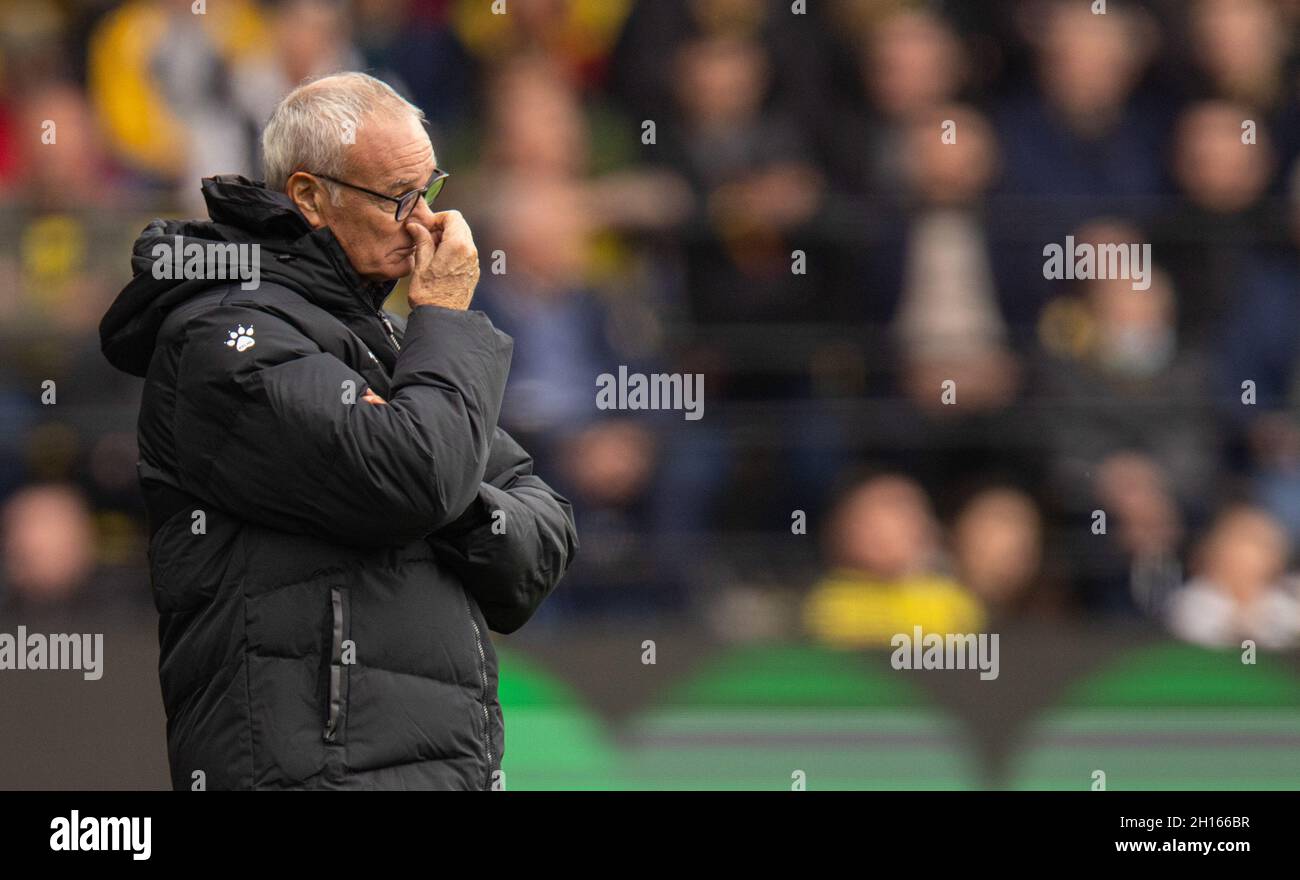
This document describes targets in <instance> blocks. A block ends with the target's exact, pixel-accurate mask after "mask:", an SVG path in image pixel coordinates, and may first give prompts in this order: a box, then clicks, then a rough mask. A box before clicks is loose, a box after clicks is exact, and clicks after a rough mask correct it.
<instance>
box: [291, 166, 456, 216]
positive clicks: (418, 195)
mask: <svg viewBox="0 0 1300 880" xmlns="http://www.w3.org/2000/svg"><path fill="white" fill-rule="evenodd" d="M307 173H308V174H311V175H313V176H315V177H319V178H321V179H322V180H328V181H330V182H331V183H337V184H339V185H340V186H346V187H349V188H351V189H355V190H359V191H360V192H363V193H365V194H366V195H371V196H374V197H375V198H377V199H383V200H384V201H387V202H396V203H397V210H396V211H394V212H393V218H394V219H395V220H397V222H398V223H401V222H402V221H404V220H405V219H406V218H407V217H410V216H411V212H412V211H414V210H415V200H416V199H424V202H425V204H427V205H430V206H432V205H433V200H434V199H436V198H437V197H438V193H440V192H442V187H443V185H444V184H445V183H446V182H447V178H448V177H450V176H451V173H450V172H448V171H443V170H442V169H441V168H434V169H433V177H431V178H429V182H428V183H426V184H425V185H424V186H422V187H420V188H419V189H413V190H408V191H407V192H404V193H402V194H401V195H400V196H390V195H385V194H384V193H381V192H375V191H374V190H373V189H366V188H365V187H364V186H357V185H356V184H355V183H348V182H347V181H346V180H339V179H338V178H337V177H330V176H329V175H328V174H317V173H316V172H315V171H308V172H307Z"/></svg>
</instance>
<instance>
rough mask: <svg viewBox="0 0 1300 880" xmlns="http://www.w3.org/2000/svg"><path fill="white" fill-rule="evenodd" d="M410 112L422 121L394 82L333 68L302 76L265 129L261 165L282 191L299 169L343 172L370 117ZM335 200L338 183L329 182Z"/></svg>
mask: <svg viewBox="0 0 1300 880" xmlns="http://www.w3.org/2000/svg"><path fill="white" fill-rule="evenodd" d="M385 113H391V114H401V113H409V114H410V115H411V116H413V117H415V118H416V119H419V120H421V121H423V119H424V111H422V110H421V109H420V108H419V107H416V106H415V105H414V104H412V103H411V102H409V101H407V100H406V99H405V98H403V97H402V96H401V95H399V94H397V92H395V91H393V88H392V86H390V85H388V84H387V83H385V82H383V81H382V80H378V79H375V77H373V76H370V75H369V74H366V73H358V72H355V71H349V72H347V73H334V74H330V75H328V76H323V77H318V78H316V79H311V80H308V81H306V82H304V83H303V84H302V85H300V86H298V87H297V88H296V89H294V90H293V91H291V92H290V93H289V94H287V95H285V96H284V98H283V99H282V100H281V101H280V103H279V104H278V105H276V108H275V110H274V112H272V113H271V118H270V120H269V121H268V122H267V123H266V128H265V129H264V130H263V131H262V165H263V169H264V176H265V178H266V185H267V186H268V187H270V188H271V189H273V190H275V191H277V192H284V188H285V186H286V185H287V184H288V182H289V176H290V175H292V174H293V173H294V172H295V171H302V170H310V171H313V172H316V173H318V174H328V175H330V176H332V177H342V176H343V175H344V173H345V171H346V168H345V165H346V163H347V150H348V147H349V146H350V145H352V144H354V143H356V135H357V132H358V131H359V130H360V129H361V124H362V122H364V121H365V120H366V119H367V118H369V117H371V116H374V115H376V114H385ZM326 185H327V186H328V187H329V190H330V198H331V200H332V201H334V202H335V203H337V200H338V188H337V187H335V186H334V185H333V184H330V183H327V184H326Z"/></svg>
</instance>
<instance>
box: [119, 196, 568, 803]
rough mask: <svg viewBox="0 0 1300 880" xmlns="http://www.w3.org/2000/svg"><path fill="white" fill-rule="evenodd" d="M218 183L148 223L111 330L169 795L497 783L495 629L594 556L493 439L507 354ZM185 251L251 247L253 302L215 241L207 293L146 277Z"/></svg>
mask: <svg viewBox="0 0 1300 880" xmlns="http://www.w3.org/2000/svg"><path fill="white" fill-rule="evenodd" d="M203 191H204V195H205V197H206V199H207V202H208V208H209V213H210V214H211V217H212V222H206V221H203V222H199V221H195V222H187V223H182V222H176V221H166V222H164V221H159V220H156V221H154V222H153V223H151V224H150V225H149V226H148V228H146V229H145V231H144V233H143V234H142V235H141V236H140V238H139V239H138V240H137V241H136V244H135V253H134V258H133V268H134V270H135V277H134V279H133V280H132V281H131V282H130V283H129V284H128V285H127V286H126V288H125V289H124V290H123V291H122V293H121V294H120V295H119V297H118V299H117V301H116V302H115V303H114V304H113V306H112V307H111V308H110V309H109V311H108V313H107V314H106V315H105V317H104V320H103V322H102V324H101V327H100V334H101V339H102V343H103V350H104V354H105V356H106V357H107V358H108V359H109V361H110V362H112V363H113V364H114V365H115V366H117V367H118V368H120V369H122V370H125V371H127V372H129V373H134V374H136V375H140V376H145V377H146V384H145V391H144V400H143V404H142V407H141V412H140V423H139V440H140V463H139V470H140V481H141V486H142V489H143V491H144V494H145V499H146V502H147V504H148V510H149V515H150V520H151V523H150V526H151V529H152V537H151V540H150V544H149V562H150V569H151V576H152V582H153V591H154V598H155V603H156V605H157V608H158V611H159V613H160V614H161V619H160V622H159V641H160V649H161V650H160V657H159V677H160V679H161V684H162V693H163V701H164V704H165V707H166V710H167V741H168V751H169V757H170V762H171V773H172V784H173V786H174V787H176V788H184V789H189V788H194V787H198V786H197V782H198V781H200V780H201V781H202V783H203V785H204V786H205V787H206V788H207V789H224V788H244V789H248V788H254V789H274V788H291V787H292V788H299V787H302V788H465V789H469V788H479V789H481V788H487V787H490V786H491V784H492V782H493V778H494V777H493V774H494V771H496V770H497V769H499V767H500V763H501V757H502V753H503V751H504V745H505V734H504V727H503V719H502V716H501V708H500V704H499V703H498V702H497V665H496V655H495V654H494V652H493V649H492V642H491V640H490V638H489V636H488V630H489V629H491V630H496V631H497V632H503V633H508V632H511V631H513V630H515V629H518V628H519V627H520V626H522V625H523V624H524V622H525V621H527V620H528V618H529V617H530V616H531V615H532V614H533V612H534V611H535V610H536V608H537V606H538V605H539V604H540V603H541V601H542V600H543V599H544V598H545V596H546V595H547V594H548V593H549V592H550V590H551V589H552V588H553V587H554V586H555V584H556V582H557V580H558V579H559V578H560V575H561V574H562V573H563V572H564V570H565V569H566V568H567V567H568V565H569V563H570V561H571V560H572V559H573V555H574V553H575V552H576V549H577V538H576V533H575V530H574V523H573V515H572V511H571V509H570V507H569V504H568V502H567V501H565V500H564V499H563V498H561V497H560V496H558V495H557V494H556V493H555V492H553V491H552V490H551V489H550V488H549V487H548V486H547V485H546V484H545V483H544V482H542V480H541V479H539V478H538V477H537V476H535V475H534V474H533V473H532V459H531V458H530V457H529V456H528V454H527V453H526V452H524V450H523V449H521V448H520V447H519V445H518V444H516V443H515V442H514V441H513V440H512V439H511V438H510V437H509V436H508V435H506V434H505V433H504V432H503V431H501V430H500V429H499V428H498V427H497V424H496V423H497V414H498V411H499V409H500V406H501V395H502V391H503V389H504V387H505V383H506V374H507V372H508V370H509V365H510V355H511V349H512V345H513V343H512V341H511V340H510V338H509V337H508V336H506V335H505V334H503V333H501V332H499V331H497V330H496V329H494V328H493V327H492V324H491V323H490V322H489V320H488V319H487V317H486V316H485V315H483V314H482V313H481V312H476V311H465V312H461V311H454V310H450V309H443V308H438V307H434V306H422V307H419V308H416V309H415V310H414V311H413V312H412V313H411V316H410V318H409V323H406V324H405V326H403V325H402V322H401V321H400V320H399V319H397V318H396V317H394V316H389V315H386V314H385V313H383V312H382V311H381V309H380V304H381V303H382V302H383V300H384V297H385V296H386V295H387V294H388V292H389V291H390V290H391V287H392V285H391V284H389V285H368V284H366V283H365V282H363V281H362V279H361V278H360V277H358V276H357V275H356V273H355V271H354V270H353V269H352V267H351V265H350V264H349V263H348V260H347V259H346V257H345V256H344V254H343V251H342V249H341V247H340V246H339V244H338V241H337V240H336V239H335V238H334V236H333V234H332V233H330V232H329V230H326V229H322V230H316V231H312V230H311V228H310V227H309V226H308V224H307V223H306V221H305V220H304V219H303V217H302V215H301V214H299V213H298V212H297V211H296V210H295V209H294V207H293V205H292V203H290V202H289V200H288V199H287V198H286V197H285V196H283V195H281V194H278V193H274V192H272V191H270V190H268V189H266V188H265V187H264V186H262V185H261V184H260V183H254V182H250V181H248V180H245V179H243V178H240V177H233V176H231V177H218V178H209V179H206V180H205V181H204V190H203ZM177 236H179V239H177V238H176V237H177ZM178 243H179V244H180V245H181V246H186V245H208V244H222V243H226V244H250V245H251V244H253V243H257V244H258V245H260V255H259V256H260V274H261V283H260V286H259V287H258V288H257V289H253V290H243V289H242V287H241V283H240V281H239V280H233V281H213V280H212V279H211V275H212V274H214V273H215V272H217V271H218V266H217V265H216V262H215V261H216V259H217V254H218V251H217V250H216V249H211V248H205V249H204V251H203V256H201V257H198V258H196V259H199V260H200V261H201V264H202V265H203V266H204V268H205V270H206V274H207V275H208V277H207V278H206V279H195V280H164V279H159V278H156V277H154V272H153V271H152V269H153V266H154V261H155V258H156V256H157V255H159V254H166V253H167V251H166V250H165V248H160V247H159V246H160V245H161V246H165V247H166V248H171V247H175V246H176V245H177V244H178ZM182 253H183V254H188V252H186V251H182ZM227 253H234V249H230V250H229V251H227ZM246 253H251V251H248V252H246ZM185 274H190V275H192V274H193V273H192V272H186V273H185ZM232 274H234V273H233V272H232V271H230V270H227V277H229V276H230V275H232ZM399 347H400V350H399ZM367 388H370V389H372V390H373V391H374V392H375V393H377V394H378V395H379V396H380V397H382V398H384V399H385V400H386V401H387V404H386V405H384V404H371V403H367V402H365V401H363V400H362V399H361V397H362V395H363V394H364V392H365V390H366V389H367Z"/></svg>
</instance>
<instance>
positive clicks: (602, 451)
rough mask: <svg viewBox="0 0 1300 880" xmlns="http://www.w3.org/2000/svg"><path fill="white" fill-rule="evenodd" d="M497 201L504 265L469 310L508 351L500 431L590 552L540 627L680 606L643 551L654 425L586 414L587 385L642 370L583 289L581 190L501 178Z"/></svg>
mask: <svg viewBox="0 0 1300 880" xmlns="http://www.w3.org/2000/svg"><path fill="white" fill-rule="evenodd" d="M498 195H499V196H500V197H501V200H500V205H501V208H500V213H499V215H498V216H497V218H496V223H495V225H494V228H493V229H492V230H490V232H489V237H490V240H491V241H492V242H493V245H494V246H495V247H497V248H499V253H501V254H503V255H504V258H505V259H506V260H507V262H505V263H504V264H503V266H502V268H504V270H505V271H503V272H501V273H499V274H496V273H493V274H487V275H485V276H484V278H483V280H482V281H481V282H480V285H479V290H478V293H477V294H476V296H475V299H474V305H475V307H476V308H481V309H482V310H483V311H485V312H487V313H488V315H489V316H490V317H491V318H492V320H493V323H494V324H495V325H496V326H497V327H498V328H500V329H501V330H503V331H504V332H506V333H508V334H510V335H511V336H512V337H513V338H514V340H515V347H514V358H513V361H512V365H511V380H510V385H509V386H508V388H507V390H506V396H505V399H504V401H503V403H502V408H501V423H502V425H503V426H504V427H506V428H507V429H508V430H509V431H510V432H511V433H512V434H513V435H514V436H516V437H517V438H518V439H519V440H520V442H521V443H523V444H525V445H526V446H527V448H529V449H531V450H532V452H533V455H534V457H535V458H537V460H538V461H539V462H541V463H543V464H544V463H546V462H548V461H549V462H551V464H550V465H549V466H548V470H549V471H550V472H551V473H554V474H558V476H557V478H555V479H553V481H552V482H553V484H554V485H555V487H556V489H557V490H558V491H560V492H561V493H562V494H564V495H565V496H566V497H567V498H568V499H569V500H570V501H571V502H572V503H573V504H574V508H575V511H576V515H577V516H579V517H580V518H581V519H582V522H583V531H584V534H586V535H587V537H588V538H589V539H590V540H589V541H588V543H589V544H594V545H595V547H594V549H593V552H592V553H589V554H584V559H583V564H582V566H581V567H578V566H576V565H575V567H574V568H573V569H571V570H570V572H569V574H568V575H566V578H565V590H564V591H563V595H560V594H557V596H556V601H554V602H550V603H548V606H550V607H549V608H548V610H546V611H545V616H546V617H551V618H554V617H557V616H566V615H574V614H580V613H593V612H603V613H605V614H614V613H619V612H626V611H627V610H628V609H634V610H637V611H640V612H642V613H645V612H646V611H654V610H667V609H670V608H672V607H673V606H674V605H675V604H677V602H678V600H679V599H680V597H679V596H675V595H674V587H673V583H674V579H673V576H672V573H671V568H670V566H669V565H667V564H666V563H667V560H666V559H663V558H662V557H658V556H657V555H656V554H655V553H654V549H655V548H654V547H653V546H652V544H651V542H650V540H649V536H650V535H651V534H652V533H653V523H652V520H651V517H652V515H653V505H652V504H651V503H650V491H651V489H652V488H653V487H654V485H655V484H654V483H653V482H652V477H653V476H654V474H655V470H656V456H657V451H656V441H655V437H654V434H653V433H652V432H653V430H654V429H653V428H652V427H651V425H652V424H653V422H654V421H655V420H654V418H653V416H652V417H651V418H650V419H645V418H641V419H637V418H618V417H616V414H614V413H609V414H606V413H602V412H600V411H598V410H597V409H596V406H595V398H596V377H597V376H599V375H600V374H602V373H611V374H613V373H617V372H618V368H619V365H627V366H628V368H629V369H630V370H633V371H642V368H643V366H644V365H643V364H642V363H639V362H638V361H639V359H638V357H637V355H636V353H635V351H634V348H635V347H634V346H630V345H628V339H627V337H626V335H624V334H626V333H628V332H629V331H630V332H632V333H635V332H636V329H635V328H634V327H627V328H620V326H619V325H618V322H617V321H616V319H615V315H614V314H613V312H612V311H611V310H610V309H609V308H607V307H606V306H605V304H604V303H603V302H602V301H601V299H600V298H599V297H598V295H597V294H596V292H595V291H594V290H592V289H591V288H590V287H589V286H588V283H587V281H586V278H585V272H586V269H587V249H588V248H589V246H590V235H591V232H592V227H591V223H590V218H589V216H588V214H587V213H586V212H585V211H584V210H583V204H584V203H583V199H582V192H581V189H580V188H579V187H577V186H575V185H573V184H570V183H568V182H566V181H564V180H562V179H556V178H554V177H549V178H548V177H546V176H539V177H537V178H536V179H534V180H530V181H528V182H526V183H525V182H524V181H522V180H520V179H519V178H508V179H507V180H506V181H503V182H502V185H501V186H500V187H499V191H498ZM620 342H621V343H622V344H621V345H620ZM540 466H541V465H539V467H540Z"/></svg>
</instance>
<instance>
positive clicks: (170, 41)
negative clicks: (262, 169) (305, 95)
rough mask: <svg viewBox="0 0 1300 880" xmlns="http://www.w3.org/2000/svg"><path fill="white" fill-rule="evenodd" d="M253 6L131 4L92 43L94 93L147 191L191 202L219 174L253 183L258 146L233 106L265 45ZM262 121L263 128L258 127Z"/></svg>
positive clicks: (176, 1) (178, 0)
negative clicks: (244, 67) (245, 72)
mask: <svg viewBox="0 0 1300 880" xmlns="http://www.w3.org/2000/svg"><path fill="white" fill-rule="evenodd" d="M265 40H266V31H265V21H264V20H263V17H262V14H261V11H260V10H259V8H258V6H257V4H256V3H254V2H252V0H230V2H223V3H213V4H211V7H208V6H206V5H205V6H204V11H203V12H202V14H198V13H196V11H195V9H194V8H193V4H192V3H191V2H190V0H128V2H126V3H123V4H122V5H121V6H119V7H117V8H115V9H113V10H112V11H110V12H109V13H108V14H107V15H106V16H105V17H104V18H103V19H101V20H100V22H99V23H98V25H97V26H96V28H95V31H94V33H93V34H92V35H91V39H90V47H89V66H88V84H87V86H88V90H89V95H90V99H91V101H92V103H93V104H94V106H95V109H96V111H97V112H98V113H99V116H100V119H101V120H102V121H103V124H104V127H105V131H106V133H107V135H108V144H109V146H110V148H111V149H112V150H113V152H114V154H115V155H116V157H117V158H119V159H120V160H121V161H123V162H124V163H126V164H127V165H128V166H129V167H130V168H131V169H133V170H134V171H135V172H137V174H138V175H139V177H138V179H139V181H140V182H141V183H142V184H145V185H149V186H155V187H157V186H161V187H162V188H163V189H164V191H169V192H174V193H181V192H184V193H185V194H187V195H188V196H189V198H188V200H187V202H186V204H187V207H188V208H190V209H192V210H201V208H202V203H201V201H200V197H199V195H198V192H199V189H198V184H197V181H198V179H199V178H200V177H202V176H205V175H210V174H213V173H222V172H237V173H242V174H247V175H249V176H254V175H253V172H252V169H253V167H254V165H255V159H256V155H255V139H256V136H257V131H256V130H255V129H254V128H251V127H250V126H249V125H248V124H247V122H246V120H245V119H244V118H243V116H242V114H241V113H240V111H239V110H238V108H237V107H236V106H235V104H234V103H233V100H232V99H233V94H232V81H231V77H232V72H233V70H234V68H235V67H236V66H237V65H238V64H240V63H241V62H243V61H245V60H247V59H248V58H249V57H250V56H251V55H253V54H254V53H256V52H257V51H259V50H260V48H261V47H263V46H265V45H266V43H265ZM261 121H262V120H258V122H261Z"/></svg>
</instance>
